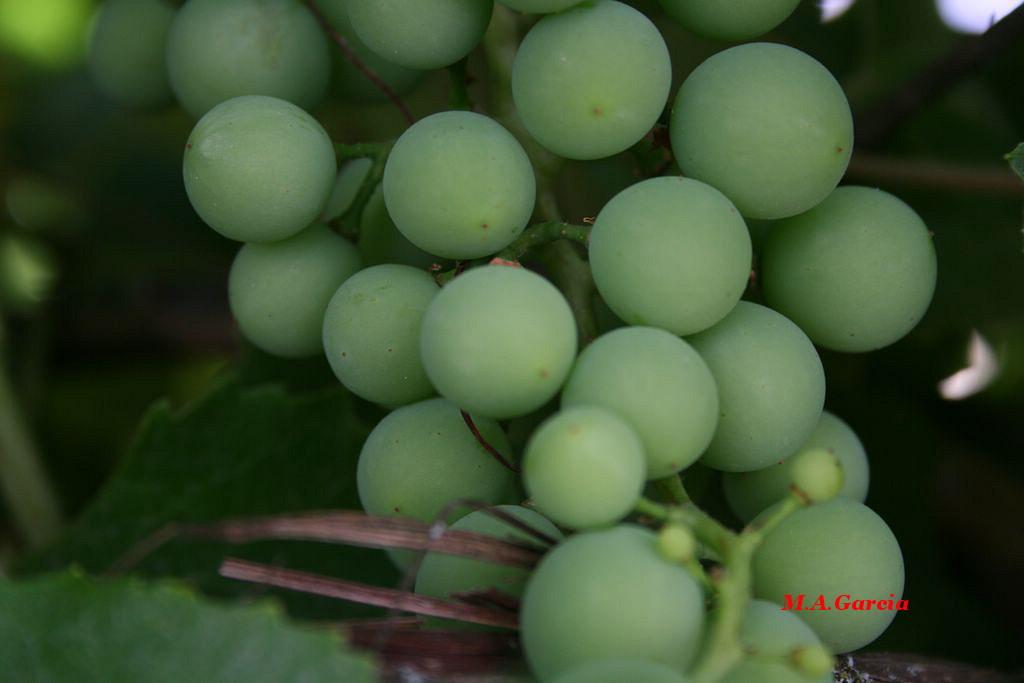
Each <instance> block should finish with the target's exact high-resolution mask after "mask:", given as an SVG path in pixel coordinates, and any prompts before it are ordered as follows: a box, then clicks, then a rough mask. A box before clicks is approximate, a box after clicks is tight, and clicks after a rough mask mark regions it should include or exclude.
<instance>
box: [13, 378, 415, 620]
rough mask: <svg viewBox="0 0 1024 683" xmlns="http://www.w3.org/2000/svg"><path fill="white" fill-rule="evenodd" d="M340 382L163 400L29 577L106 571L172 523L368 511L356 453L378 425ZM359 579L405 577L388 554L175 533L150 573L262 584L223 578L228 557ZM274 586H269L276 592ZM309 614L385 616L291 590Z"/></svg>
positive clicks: (241, 588) (216, 588)
mask: <svg viewBox="0 0 1024 683" xmlns="http://www.w3.org/2000/svg"><path fill="white" fill-rule="evenodd" d="M355 404H356V402H355V401H354V400H353V399H352V398H351V396H350V395H348V394H347V393H346V392H345V391H344V390H343V389H342V388H341V387H340V386H339V387H332V388H331V389H328V390H321V391H317V392H311V393H290V392H288V391H287V390H285V389H284V388H282V387H281V386H279V385H268V384H263V385H258V386H242V385H240V384H239V383H237V382H234V381H228V382H225V383H223V384H222V385H221V386H220V387H219V388H217V389H215V390H214V391H212V392H211V393H210V394H209V395H208V396H206V397H205V398H203V399H201V400H199V401H197V402H196V403H194V404H192V405H191V406H188V407H186V408H185V409H184V410H182V411H181V412H179V413H177V414H175V413H174V412H172V411H171V409H170V408H169V407H168V405H167V404H166V403H163V402H161V403H158V404H157V405H155V406H154V407H153V408H151V409H150V411H149V413H148V415H147V416H146V417H145V418H144V419H143V421H142V426H141V428H140V431H139V434H138V436H137V437H136V439H135V442H134V444H133V445H132V447H131V448H130V449H129V451H128V453H127V454H126V456H125V457H124V458H123V459H122V461H121V462H120V463H119V464H118V466H117V468H116V469H115V471H114V473H113V474H112V476H111V478H110V480H109V481H108V482H107V484H106V485H105V486H104V488H103V489H101V491H100V492H99V494H98V495H97V496H96V498H95V499H94V500H93V501H92V503H91V504H90V505H88V506H87V507H86V509H85V510H84V511H83V513H82V515H81V516H80V517H79V518H78V519H77V520H76V521H75V522H74V523H73V524H72V525H70V526H69V527H68V528H67V529H66V530H65V532H64V533H63V534H62V536H61V537H60V538H58V539H57V541H56V543H55V544H54V545H52V546H51V547H49V548H47V549H44V550H42V551H41V552H38V553H36V554H34V555H32V556H29V557H27V558H25V559H23V560H22V561H21V562H20V563H19V564H18V566H17V567H16V569H17V570H18V571H19V572H20V573H25V572H35V571H43V570H48V569H54V568H59V567H64V566H67V565H70V564H77V565H80V566H81V567H83V568H84V569H85V570H87V571H89V572H101V571H104V570H106V569H107V568H108V567H110V565H111V564H112V563H113V562H114V561H115V560H117V559H118V558H119V557H121V556H122V555H123V554H124V553H125V552H126V551H127V550H128V549H129V548H131V547H132V546H134V545H135V544H136V543H138V542H139V541H141V540H142V539H144V538H146V537H148V536H149V535H150V534H152V533H153V532H155V531H157V530H158V529H160V528H162V527H163V526H164V525H166V524H168V523H170V522H198V521H210V520H218V519H225V518H229V517H252V516H259V515H269V514H275V513H283V512H294V511H301V510H315V509H359V508H360V505H359V500H358V495H357V492H356V478H355V470H356V460H357V458H358V455H359V449H360V448H361V446H362V442H363V440H364V439H365V437H366V435H367V433H368V432H369V427H368V425H367V424H366V421H364V420H362V419H360V418H359V417H358V416H357V415H356V412H355V410H354V406H355ZM229 554H230V555H235V556H238V557H242V558H245V559H250V560H253V561H259V562H266V563H271V564H277V565H282V566H288V567H291V568H294V569H302V570H306V571H313V572H319V573H323V574H328V575H333V576H341V577H343V578H346V579H350V580H354V581H365V582H373V583H378V584H379V583H381V582H385V583H386V584H393V583H395V581H396V580H397V577H396V574H395V572H394V570H393V568H392V566H391V564H390V562H389V561H388V560H387V558H386V556H385V555H384V553H382V552H380V551H376V550H366V549H360V548H349V547H345V546H339V545H333V544H324V543H312V542H296V541H273V542H271V541H267V542H259V543H252V544H247V545H244V546H238V545H230V544H225V543H219V542H211V541H203V542H198V541H194V540H175V541H172V542H171V543H169V544H167V545H165V546H164V547H163V548H161V549H160V550H159V551H157V552H156V553H154V554H153V555H151V556H149V557H148V558H147V559H146V560H145V561H143V562H142V564H141V565H140V566H139V567H138V568H137V569H138V570H140V571H142V572H144V573H146V574H150V575H160V576H178V577H182V578H188V579H189V580H190V581H192V582H194V583H195V584H196V585H198V586H199V587H200V588H201V589H202V590H204V591H206V592H209V593H213V594H220V595H231V594H234V595H237V594H239V593H243V594H245V595H251V594H253V592H254V591H264V589H262V588H258V587H254V586H251V585H243V584H239V583H237V582H232V581H228V580H227V579H222V578H220V577H218V576H217V573H216V571H217V567H218V565H219V564H220V561H221V559H222V558H223V557H224V556H225V555H229ZM264 592H266V591H264ZM281 595H282V597H283V598H284V599H285V600H286V602H287V604H288V606H289V608H290V609H291V610H292V611H293V612H294V613H297V614H301V615H303V616H308V617H331V618H342V617H351V616H364V615H371V614H379V612H378V611H377V610H375V609H373V608H368V607H364V606H359V605H348V604H346V603H341V602H336V601H330V600H325V599H324V598H314V597H310V596H301V595H294V594H286V593H282V594H281Z"/></svg>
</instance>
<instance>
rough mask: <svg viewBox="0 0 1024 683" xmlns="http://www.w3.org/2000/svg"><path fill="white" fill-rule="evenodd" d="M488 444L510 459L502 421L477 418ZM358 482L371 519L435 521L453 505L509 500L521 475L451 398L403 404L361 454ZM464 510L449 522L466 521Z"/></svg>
mask: <svg viewBox="0 0 1024 683" xmlns="http://www.w3.org/2000/svg"><path fill="white" fill-rule="evenodd" d="M473 421H474V423H475V424H476V427H477V429H478V430H479V431H480V433H481V435H482V436H483V437H484V439H486V440H487V442H488V443H489V444H491V445H492V446H494V447H495V448H496V449H497V450H498V452H500V453H502V454H504V455H505V457H506V459H508V458H509V456H510V453H511V448H510V446H509V444H508V439H507V438H506V437H505V433H504V432H503V431H502V430H501V427H499V426H498V423H497V422H494V421H493V420H488V419H486V418H483V417H479V416H476V415H474V416H473ZM356 485H357V487H358V489H359V500H360V502H361V503H362V505H363V509H364V510H366V511H367V512H368V513H370V514H371V515H385V516H404V517H413V518H415V519H419V520H421V521H424V522H430V521H434V519H436V518H437V517H438V515H439V514H440V513H441V512H442V511H443V510H444V508H445V506H446V505H448V503H450V502H452V501H453V500H457V499H472V500H477V501H481V502H484V503H503V502H506V499H507V498H508V496H509V493H510V492H511V491H512V490H513V486H514V476H513V473H512V471H511V470H508V469H506V468H505V467H504V466H502V465H501V464H500V463H498V461H497V460H495V459H494V457H493V456H492V455H491V454H490V453H488V452H487V451H486V450H484V447H483V446H481V445H480V444H479V443H478V442H477V440H476V438H474V436H473V434H472V433H471V432H470V431H469V429H468V428H467V426H466V423H465V422H464V421H463V419H462V415H461V414H460V413H459V409H458V407H457V406H456V405H455V404H454V403H452V402H451V401H448V400H445V399H442V398H433V399H428V400H426V401H420V402H419V403H413V404H410V405H407V406H402V407H401V408H398V409H397V410H395V411H393V412H391V413H389V414H388V415H387V416H386V417H385V418H384V419H383V420H381V421H380V422H379V423H378V424H377V426H376V427H374V429H373V431H372V432H370V436H369V437H367V439H366V443H364V444H363V449H362V451H360V453H359V463H358V465H357V468H356ZM465 514H466V510H465V509H464V508H460V509H457V510H455V511H453V512H452V514H451V515H449V516H448V517H447V520H448V521H449V522H453V521H455V520H456V519H458V518H460V517H462V516H464V515H465Z"/></svg>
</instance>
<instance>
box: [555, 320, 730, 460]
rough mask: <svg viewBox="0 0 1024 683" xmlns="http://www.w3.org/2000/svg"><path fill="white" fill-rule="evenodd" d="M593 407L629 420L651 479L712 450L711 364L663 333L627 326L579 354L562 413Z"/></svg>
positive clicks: (715, 394) (715, 397) (715, 411)
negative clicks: (706, 449) (709, 445)
mask: <svg viewBox="0 0 1024 683" xmlns="http://www.w3.org/2000/svg"><path fill="white" fill-rule="evenodd" d="M577 405H594V406H601V407H603V408H607V409H608V410H609V411H611V412H613V413H615V414H616V415H618V416H619V417H621V418H622V419H623V420H625V421H626V422H627V423H628V424H629V425H630V426H631V427H632V428H633V429H634V430H635V431H636V433H637V435H638V436H639V437H640V440H641V441H642V442H643V445H644V451H645V454H646V456H647V477H648V478H649V479H657V478H660V477H667V476H669V475H670V474H674V473H676V472H678V471H679V470H681V469H683V468H685V467H687V466H688V465H690V464H691V463H693V462H694V461H695V460H696V459H697V458H698V457H699V456H700V454H701V453H702V452H704V449H705V448H707V446H708V443H709V442H710V441H711V437H712V435H713V434H714V432H715V423H716V421H717V419H718V391H717V389H716V388H715V379H714V377H712V373H711V371H710V370H708V366H707V364H705V363H704V361H703V360H702V359H701V357H700V356H699V355H698V354H697V352H696V351H694V350H693V349H692V348H691V347H690V345H689V344H687V343H686V342H685V341H683V340H682V339H680V338H679V337H676V336H674V335H672V334H669V333H668V332H665V331H664V330H658V329H655V328H652V327H624V328H620V329H617V330H613V331H611V332H608V333H606V334H603V335H601V336H600V337H598V338H597V339H596V340H595V341H594V342H593V343H591V344H590V345H589V346H588V347H587V348H585V349H584V350H583V352H582V353H580V356H579V359H578V360H577V361H576V365H575V367H574V368H573V371H572V374H571V375H570V377H569V381H568V382H566V385H565V390H564V391H563V392H562V407H563V408H568V407H571V406H577Z"/></svg>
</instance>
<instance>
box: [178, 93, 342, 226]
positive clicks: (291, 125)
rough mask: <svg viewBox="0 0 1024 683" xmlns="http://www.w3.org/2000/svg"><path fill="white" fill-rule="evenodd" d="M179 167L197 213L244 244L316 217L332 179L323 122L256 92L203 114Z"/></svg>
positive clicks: (331, 157) (332, 165) (331, 156)
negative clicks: (181, 167) (321, 123)
mask: <svg viewBox="0 0 1024 683" xmlns="http://www.w3.org/2000/svg"><path fill="white" fill-rule="evenodd" d="M182 166H183V172H184V176H185V191H186V192H187V193H188V198H189V201H191V202H192V207H193V208H194V209H195V210H196V213H198V214H199V217H200V218H202V219H203V221H205V222H206V224H207V225H209V226H210V227H211V228H213V229H214V230H216V231H217V232H219V233H220V234H222V235H224V236H225V237H228V238H230V239H233V240H239V241H242V242H273V241H276V240H282V239H285V238H286V237H291V236H292V235H294V234H295V233H297V232H299V231H300V230H302V229H303V228H305V227H306V226H308V225H309V224H310V223H312V222H313V221H314V220H316V218H317V217H318V216H319V215H320V212H321V211H322V210H323V208H324V204H325V203H326V202H327V198H328V196H329V195H330V192H331V188H332V186H333V184H334V181H335V162H334V146H333V145H332V144H331V139H330V138H329V137H328V136H327V132H326V131H325V130H324V129H323V126H321V125H320V124H319V123H318V122H317V121H316V119H314V118H313V117H312V116H310V115H309V114H307V113H306V112H304V111H303V110H301V109H299V108H298V107H296V106H295V105H294V104H291V103H289V102H285V101H284V100H280V99H277V98H274V97H261V96H256V95H252V96H247V97H236V98H235V99H233V100H228V101H227V102H222V103H221V104H219V105H217V106H216V107H214V108H213V109H211V110H210V111H209V112H207V113H206V115H205V116H203V118H201V119H200V120H199V122H198V123H197V124H196V125H195V128H193V129H192V133H191V134H190V135H189V137H188V142H187V143H186V144H185V160H184V163H183V165H182Z"/></svg>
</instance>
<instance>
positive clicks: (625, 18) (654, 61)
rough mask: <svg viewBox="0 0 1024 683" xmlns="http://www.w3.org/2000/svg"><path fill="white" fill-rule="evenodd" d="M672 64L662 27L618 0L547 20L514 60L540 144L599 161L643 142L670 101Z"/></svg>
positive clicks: (523, 110) (522, 100)
mask: <svg viewBox="0 0 1024 683" xmlns="http://www.w3.org/2000/svg"><path fill="white" fill-rule="evenodd" d="M671 80H672V64H671V62H670V60H669V54H668V48H667V47H665V41H664V40H663V39H662V37H661V34H660V33H659V32H658V29H657V28H655V26H654V24H652V23H651V21H650V20H649V19H648V18H647V17H645V16H644V15H643V14H641V13H640V12H638V11H637V10H635V9H633V8H632V7H629V6H628V5H625V4H623V3H621V2H615V0H594V1H593V2H586V3H583V4H582V5H579V6H578V7H574V8H572V9H569V10H566V11H564V12H559V13H558V14H551V15H548V16H546V17H544V18H543V19H541V20H540V21H539V22H537V24H536V25H535V26H534V27H533V28H531V29H530V31H529V33H527V34H526V37H525V38H523V41H522V43H521V44H520V46H519V51H518V52H517V53H516V58H515V62H514V63H513V65H512V97H513V99H514V100H515V104H516V110H517V112H518V114H519V117H520V119H521V120H522V122H523V126H525V127H526V130H527V131H528V132H529V133H530V135H531V136H533V137H534V138H535V139H536V140H537V142H539V143H540V144H541V145H543V146H544V147H546V148H547V149H549V150H551V151H552V152H554V153H555V154H558V155H559V156H563V157H567V158H569V159H599V158H601V157H607V156H611V155H613V154H616V153H618V152H621V151H623V150H625V149H627V148H629V147H630V146H631V145H633V144H634V143H636V142H637V141H639V140H640V139H641V138H642V137H643V136H644V135H645V134H646V133H647V132H648V131H649V130H650V129H651V127H652V126H653V125H654V124H655V122H656V121H657V120H658V117H659V116H660V115H661V112H662V110H663V109H664V108H665V102H666V101H668V95H669V90H670V88H671Z"/></svg>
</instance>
